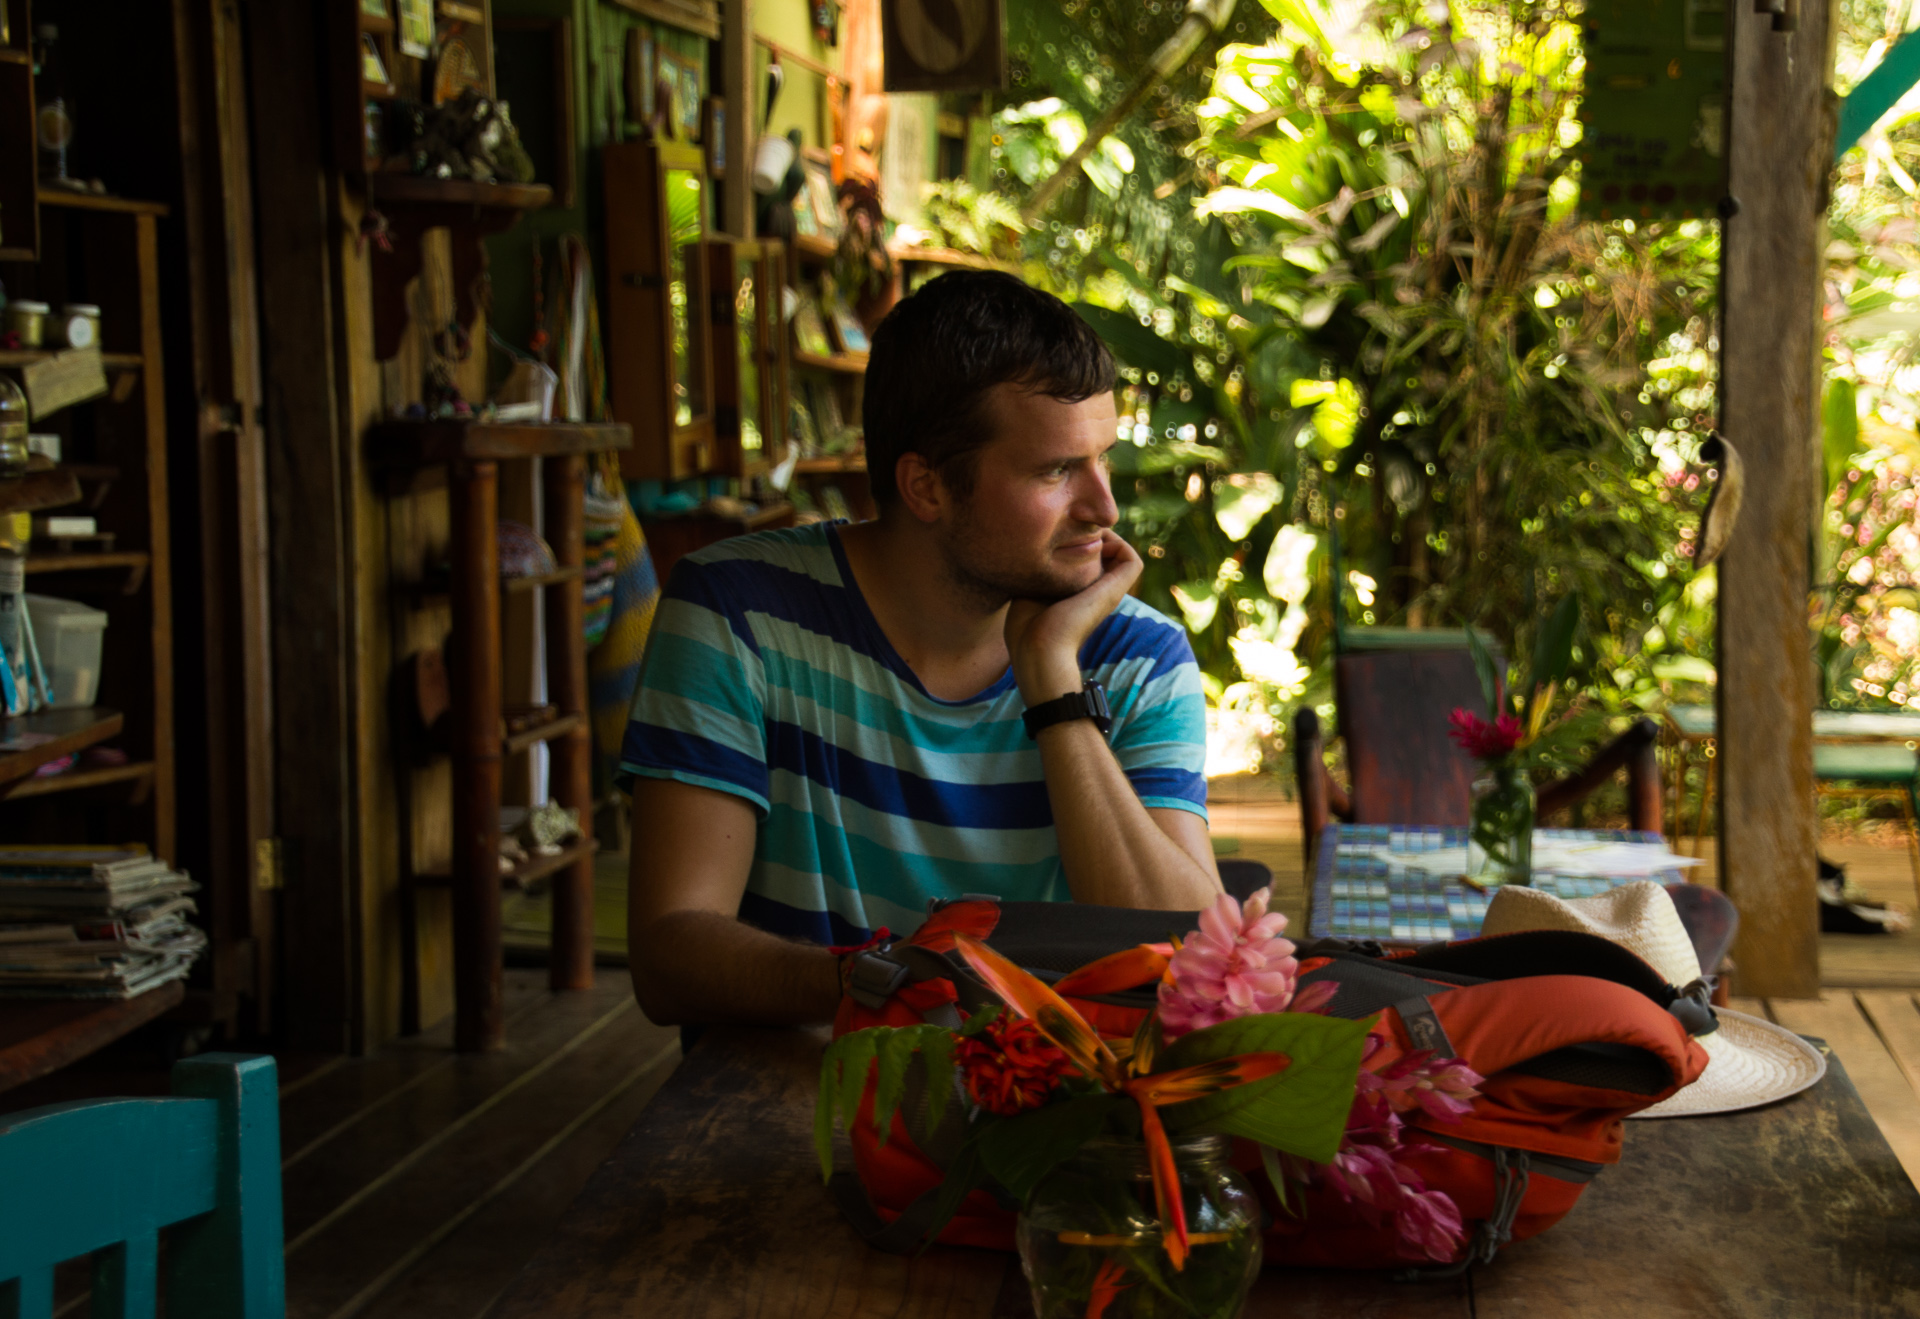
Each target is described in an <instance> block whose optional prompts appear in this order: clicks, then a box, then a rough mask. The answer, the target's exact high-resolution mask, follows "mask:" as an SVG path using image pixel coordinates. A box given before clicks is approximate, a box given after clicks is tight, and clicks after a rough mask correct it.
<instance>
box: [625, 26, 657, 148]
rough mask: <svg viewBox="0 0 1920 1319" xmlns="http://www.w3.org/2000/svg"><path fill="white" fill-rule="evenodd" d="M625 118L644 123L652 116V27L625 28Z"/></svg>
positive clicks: (631, 121)
mask: <svg viewBox="0 0 1920 1319" xmlns="http://www.w3.org/2000/svg"><path fill="white" fill-rule="evenodd" d="M626 72H627V76H626V83H627V120H628V121H629V122H630V123H635V124H644V123H646V122H647V121H648V120H650V119H652V118H653V29H652V28H644V27H632V28H628V29H627V71H626Z"/></svg>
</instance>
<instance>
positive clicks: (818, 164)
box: [800, 147, 840, 241]
mask: <svg viewBox="0 0 1920 1319" xmlns="http://www.w3.org/2000/svg"><path fill="white" fill-rule="evenodd" d="M801 163H802V165H803V166H804V168H805V169H806V174H807V186H806V187H805V188H804V189H802V190H801V194H800V195H801V196H802V197H804V198H805V199H806V201H807V203H808V204H809V205H810V206H811V207H812V209H813V218H814V223H815V224H816V225H817V226H819V232H820V233H821V234H823V235H824V236H826V237H828V238H831V239H834V240H836V241H838V239H839V237H840V194H839V192H838V191H837V190H836V189H835V188H834V186H833V164H832V161H831V160H830V159H829V158H828V156H827V153H826V152H824V151H822V150H820V149H819V148H818V147H809V148H807V150H806V153H805V158H804V160H803V161H802V162H801Z"/></svg>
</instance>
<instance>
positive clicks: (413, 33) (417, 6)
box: [400, 0, 433, 60]
mask: <svg viewBox="0 0 1920 1319" xmlns="http://www.w3.org/2000/svg"><path fill="white" fill-rule="evenodd" d="M400 53H401V54H402V55H411V56H412V57H413V58H414V59H417V60H423V59H426V58H427V57H428V56H429V55H431V54H433V0H400Z"/></svg>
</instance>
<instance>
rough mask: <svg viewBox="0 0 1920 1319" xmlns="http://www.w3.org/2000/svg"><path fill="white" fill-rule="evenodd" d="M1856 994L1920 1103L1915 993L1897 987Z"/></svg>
mask: <svg viewBox="0 0 1920 1319" xmlns="http://www.w3.org/2000/svg"><path fill="white" fill-rule="evenodd" d="M1853 996H1854V998H1855V1000H1856V1001H1858V1002H1859V1004H1860V1007H1861V1010H1862V1011H1864V1012H1865V1013H1866V1014H1867V1020H1868V1021H1869V1022H1871V1023H1872V1025H1873V1029H1874V1031H1875V1032H1876V1033H1877V1034H1878V1035H1879V1036H1880V1041H1881V1043H1883V1044H1885V1045H1886V1046H1887V1051H1888V1052H1889V1053H1890V1054H1892V1055H1893V1061H1894V1062H1895V1064H1897V1065H1898V1066H1899V1068H1900V1071H1901V1073H1902V1074H1903V1075H1904V1076H1905V1077H1906V1078H1907V1084H1908V1085H1910V1086H1912V1087H1913V1090H1914V1094H1915V1102H1916V1104H1920V1009H1916V1008H1915V1006H1914V1002H1913V995H1912V994H1911V993H1909V992H1908V991H1906V990H1898V989H1858V990H1855V991H1854V995H1853Z"/></svg>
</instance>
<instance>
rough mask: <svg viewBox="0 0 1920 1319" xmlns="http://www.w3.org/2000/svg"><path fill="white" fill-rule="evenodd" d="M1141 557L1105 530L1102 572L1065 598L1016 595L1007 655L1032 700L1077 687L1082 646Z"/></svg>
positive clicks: (1137, 572) (1137, 568) (1026, 696)
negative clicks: (1028, 597)
mask: <svg viewBox="0 0 1920 1319" xmlns="http://www.w3.org/2000/svg"><path fill="white" fill-rule="evenodd" d="M1140 569H1141V563H1140V556H1139V555H1138V554H1136V553H1135V552H1134V549H1133V546H1131V545H1129V544H1127V542H1125V541H1124V540H1122V539H1120V537H1119V536H1117V535H1115V534H1114V532H1113V531H1111V530H1107V531H1103V532H1101V533H1100V576H1099V577H1097V578H1095V579H1094V582H1093V584H1092V585H1090V586H1088V587H1087V588H1086V589H1085V590H1083V591H1080V592H1079V593H1078V594H1075V595H1070V596H1068V597H1067V598H1066V599H1064V600H1052V601H1046V600H1015V601H1013V602H1012V603H1011V604H1009V605H1008V606H1007V622H1006V640H1007V655H1008V658H1009V659H1011V660H1012V662H1013V678H1014V681H1015V682H1016V683H1018V684H1019V687H1020V695H1021V697H1022V698H1023V699H1024V700H1025V701H1026V703H1027V704H1028V705H1038V704H1039V703H1040V702H1042V701H1051V700H1053V699H1054V698H1055V697H1059V696H1065V695H1068V694H1069V693H1071V692H1077V691H1079V690H1080V686H1081V675H1080V647H1081V646H1082V645H1083V644H1084V643H1085V642H1086V639H1087V638H1088V637H1089V636H1091V635H1093V630H1094V629H1095V628H1096V627H1098V626H1100V624H1101V622H1102V621H1103V620H1105V618H1106V617H1107V615H1108V614H1111V613H1112V612H1113V611H1114V609H1115V607H1116V606H1118V605H1119V603H1120V598H1121V597H1122V596H1124V595H1125V594H1126V593H1127V591H1128V590H1129V589H1130V588H1131V587H1132V586H1133V584H1134V582H1135V581H1136V580H1138V579H1139V576H1140Z"/></svg>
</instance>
